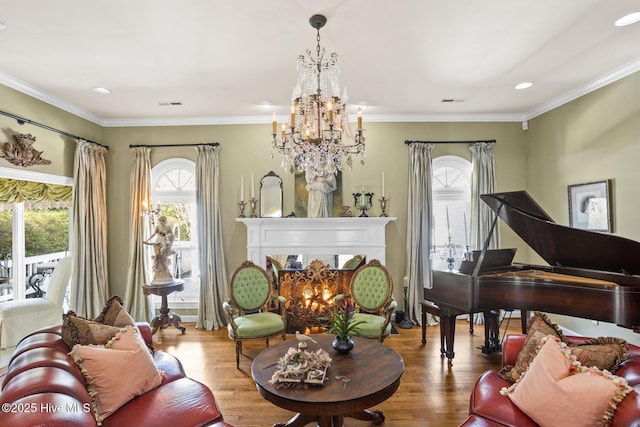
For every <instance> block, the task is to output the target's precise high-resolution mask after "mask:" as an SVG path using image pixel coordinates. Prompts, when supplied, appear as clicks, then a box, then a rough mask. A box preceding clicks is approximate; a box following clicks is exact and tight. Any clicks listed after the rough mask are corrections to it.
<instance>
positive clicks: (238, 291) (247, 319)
mask: <svg viewBox="0 0 640 427" xmlns="http://www.w3.org/2000/svg"><path fill="white" fill-rule="evenodd" d="M273 299H276V300H277V302H278V303H279V306H280V314H277V313H274V312H270V311H269V305H270V304H271V301H272V300H273ZM285 301H286V300H285V298H283V297H280V296H278V295H274V292H273V286H272V281H271V277H270V276H269V274H268V273H267V272H266V271H265V270H264V269H263V268H262V267H260V266H257V265H255V264H254V263H253V262H251V261H245V262H243V263H242V265H241V266H240V267H238V269H236V271H235V272H234V273H233V276H232V277H231V280H230V281H229V299H228V300H227V301H225V302H224V304H223V308H224V310H225V313H226V314H227V319H228V321H229V324H228V325H227V330H228V332H229V338H231V339H232V340H233V341H234V342H235V347H236V368H238V369H239V368H240V355H241V354H242V342H243V341H245V340H260V339H264V340H265V341H266V345H267V347H269V338H271V337H274V336H277V335H281V336H282V340H283V341H284V340H285V339H286V322H287V316H286V308H285V305H284V302H285Z"/></svg>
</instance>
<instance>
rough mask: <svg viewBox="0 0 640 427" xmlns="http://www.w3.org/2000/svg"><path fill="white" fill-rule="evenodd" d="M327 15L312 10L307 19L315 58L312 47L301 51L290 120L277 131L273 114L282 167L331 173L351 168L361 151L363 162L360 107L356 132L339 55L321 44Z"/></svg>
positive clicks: (274, 146)
mask: <svg viewBox="0 0 640 427" xmlns="http://www.w3.org/2000/svg"><path fill="white" fill-rule="evenodd" d="M326 22H327V18H325V17H324V16H323V15H313V16H312V17H311V18H310V19H309V23H310V24H311V26H312V27H313V28H315V29H316V30H317V37H316V39H317V46H316V54H315V57H314V56H312V53H311V51H310V50H307V54H306V55H300V56H298V81H297V82H296V85H295V87H294V88H293V93H292V95H291V102H292V105H291V114H290V119H289V123H287V124H282V129H281V131H280V134H278V123H277V121H276V115H275V113H274V114H273V148H272V156H273V154H274V153H279V154H280V155H282V156H283V166H284V167H288V168H289V169H293V168H294V167H295V168H297V169H298V170H300V171H303V172H312V173H314V172H315V173H332V174H335V173H336V172H338V171H342V170H344V168H345V167H347V168H349V170H351V166H352V165H353V161H354V159H355V158H357V157H358V156H360V158H361V163H362V164H364V159H365V154H364V136H363V129H362V111H361V110H360V109H358V119H357V129H356V132H355V134H354V133H353V132H352V131H351V127H350V126H349V116H348V115H347V112H346V104H347V91H346V88H345V90H344V92H343V95H342V97H340V87H339V84H338V75H339V74H340V69H339V68H338V54H337V53H332V54H331V55H330V56H329V58H325V50H324V48H322V49H321V48H320V28H322V27H324V25H325V23H326Z"/></svg>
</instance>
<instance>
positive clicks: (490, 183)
mask: <svg viewBox="0 0 640 427" xmlns="http://www.w3.org/2000/svg"><path fill="white" fill-rule="evenodd" d="M493 145H494V144H492V143H486V142H477V143H474V144H471V145H470V146H469V150H470V151H471V244H472V249H475V250H481V249H482V247H483V246H484V242H485V240H487V237H488V236H489V231H490V230H491V223H492V222H493V219H494V217H495V213H494V212H493V211H492V210H491V208H489V207H488V206H487V205H486V204H485V203H484V202H483V201H482V200H480V195H482V194H489V193H495V192H496V167H495V156H494V154H493ZM499 244H500V235H499V233H498V227H496V228H495V230H494V233H493V238H492V239H491V242H490V243H489V249H496V248H498V247H499Z"/></svg>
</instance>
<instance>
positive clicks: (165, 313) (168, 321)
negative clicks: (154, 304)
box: [151, 295, 187, 334]
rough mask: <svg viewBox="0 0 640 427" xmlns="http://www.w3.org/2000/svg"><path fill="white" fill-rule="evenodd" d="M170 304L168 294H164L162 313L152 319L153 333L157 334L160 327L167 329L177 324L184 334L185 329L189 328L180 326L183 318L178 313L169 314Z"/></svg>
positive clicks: (161, 306)
mask: <svg viewBox="0 0 640 427" xmlns="http://www.w3.org/2000/svg"><path fill="white" fill-rule="evenodd" d="M169 311H170V310H169V304H168V301H167V296H166V295H163V296H162V304H161V305H160V315H159V316H156V317H154V318H153V320H152V321H151V334H155V333H156V332H157V331H158V329H165V328H167V327H169V326H171V325H173V326H175V327H176V329H179V330H180V332H182V333H183V334H184V331H185V330H186V329H187V328H185V327H184V326H180V322H182V319H181V318H180V316H178V315H177V314H175V313H173V314H169Z"/></svg>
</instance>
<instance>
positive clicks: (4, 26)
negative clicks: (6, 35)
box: [0, 21, 7, 31]
mask: <svg viewBox="0 0 640 427" xmlns="http://www.w3.org/2000/svg"><path fill="white" fill-rule="evenodd" d="M5 28H7V24H5V23H4V22H2V21H0V31H2V30H4V29H5Z"/></svg>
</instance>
